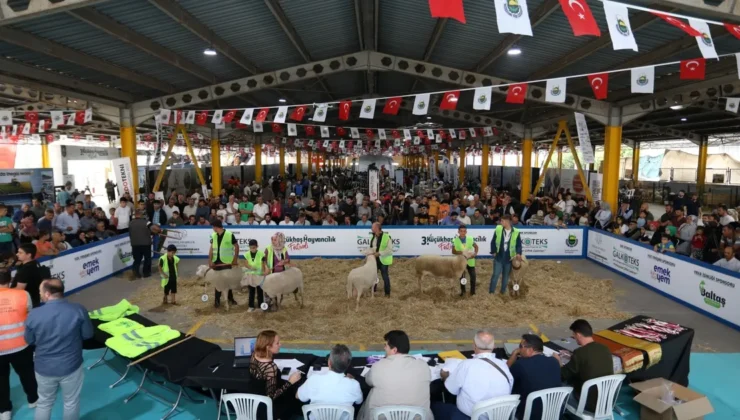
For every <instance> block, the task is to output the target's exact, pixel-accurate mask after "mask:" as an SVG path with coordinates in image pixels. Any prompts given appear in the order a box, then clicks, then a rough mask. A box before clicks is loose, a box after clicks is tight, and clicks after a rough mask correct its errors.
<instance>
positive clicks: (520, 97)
mask: <svg viewBox="0 0 740 420" xmlns="http://www.w3.org/2000/svg"><path fill="white" fill-rule="evenodd" d="M526 97H527V84H526V83H514V84H513V85H510V86H509V90H508V92H506V103H509V104H523V103H524V99H526Z"/></svg>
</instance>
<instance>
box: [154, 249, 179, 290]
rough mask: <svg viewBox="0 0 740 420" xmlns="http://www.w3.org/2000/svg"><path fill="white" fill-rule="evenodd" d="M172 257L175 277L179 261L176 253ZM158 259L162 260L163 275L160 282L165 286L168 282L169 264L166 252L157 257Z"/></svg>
mask: <svg viewBox="0 0 740 420" xmlns="http://www.w3.org/2000/svg"><path fill="white" fill-rule="evenodd" d="M172 259H173V260H174V262H175V278H177V265H178V264H179V263H180V258H178V257H177V255H173V256H172ZM159 261H161V262H162V274H164V277H162V282H161V284H162V287H163V288H164V287H165V286H167V283H169V282H170V267H169V264H167V254H164V255H162V256H161V257H159Z"/></svg>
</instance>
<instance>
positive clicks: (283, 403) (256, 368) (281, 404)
mask: <svg viewBox="0 0 740 420" xmlns="http://www.w3.org/2000/svg"><path fill="white" fill-rule="evenodd" d="M279 352H280V336H278V334H277V333H276V332H275V331H272V330H265V331H261V332H260V333H259V335H258V336H257V341H256V342H255V344H254V353H253V354H252V360H251V361H250V363H249V374H250V375H251V376H252V378H254V379H256V380H258V381H265V395H267V396H268V397H270V399H271V400H272V411H273V416H274V418H284V419H288V418H290V417H291V416H292V415H293V414H299V412H300V404H299V402H298V400H296V398H295V393H296V390H297V389H298V388H297V387H294V386H293V385H294V384H296V383H297V382H299V381H300V380H301V379H302V378H301V373H300V372H294V373H293V374H292V375H290V377H289V378H288V380H287V381H284V380H283V379H282V378H281V377H280V368H278V366H277V365H276V364H275V362H274V359H273V357H274V355H276V354H278V353H279Z"/></svg>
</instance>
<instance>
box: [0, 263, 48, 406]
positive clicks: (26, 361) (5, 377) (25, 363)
mask: <svg viewBox="0 0 740 420" xmlns="http://www.w3.org/2000/svg"><path fill="white" fill-rule="evenodd" d="M10 280H11V277H10V272H8V271H0V313H2V314H3V315H2V316H0V372H2V373H1V374H0V381H2V382H0V416H2V418H3V419H5V418H8V419H9V418H10V415H11V413H12V411H13V404H12V403H11V401H10V366H11V365H12V366H13V369H14V370H15V373H16V374H17V375H18V377H19V378H20V379H21V385H23V391H24V392H25V393H26V399H27V400H28V404H29V405H30V406H32V408H33V407H35V406H36V401H37V400H38V399H39V396H38V394H37V391H36V389H37V385H36V376H35V373H34V366H33V349H32V348H30V347H28V344H27V343H26V340H25V338H23V334H24V333H25V330H26V328H25V322H26V318H27V317H28V313H29V312H30V311H31V309H32V308H33V304H32V303H31V296H30V295H29V294H28V292H27V291H25V290H22V289H11V288H10Z"/></svg>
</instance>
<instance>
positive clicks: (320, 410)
mask: <svg viewBox="0 0 740 420" xmlns="http://www.w3.org/2000/svg"><path fill="white" fill-rule="evenodd" d="M302 409H303V419H304V420H309V419H311V420H352V419H354V418H355V408H354V407H352V406H351V405H346V406H345V405H333V404H308V405H304V406H303V407H302ZM309 413H310V414H311V417H309Z"/></svg>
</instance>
